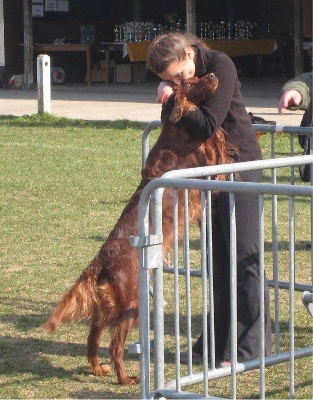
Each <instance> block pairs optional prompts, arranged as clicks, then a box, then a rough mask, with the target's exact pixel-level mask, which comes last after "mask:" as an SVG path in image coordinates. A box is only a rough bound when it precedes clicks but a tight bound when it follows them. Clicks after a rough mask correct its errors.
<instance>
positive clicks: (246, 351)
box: [193, 171, 271, 362]
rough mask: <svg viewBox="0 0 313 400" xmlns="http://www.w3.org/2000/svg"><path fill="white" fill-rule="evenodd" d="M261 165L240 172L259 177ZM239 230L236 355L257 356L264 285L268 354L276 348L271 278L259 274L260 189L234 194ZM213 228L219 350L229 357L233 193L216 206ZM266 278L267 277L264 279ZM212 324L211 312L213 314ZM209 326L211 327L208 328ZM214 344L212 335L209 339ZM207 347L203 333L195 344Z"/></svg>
mask: <svg viewBox="0 0 313 400" xmlns="http://www.w3.org/2000/svg"><path fill="white" fill-rule="evenodd" d="M261 175H262V173H261V171H248V172H243V173H241V180H242V181H248V182H260V181H261ZM235 201H236V203H235V204H236V205H235V213H236V232H237V334H238V342H237V349H238V353H237V357H238V361H239V362H242V361H247V360H251V359H254V358H258V357H259V355H260V352H259V338H260V300H259V294H260V291H261V290H262V291H264V296H265V354H266V355H270V354H271V321H270V313H269V291H268V286H267V283H265V287H264V288H261V287H260V277H259V203H258V195H256V194H250V193H237V194H236V195H235ZM212 224H213V226H212V229H213V274H214V278H213V287H214V324H215V355H216V359H219V360H230V358H231V340H230V302H231V299H230V258H229V250H230V249H229V246H230V220H229V195H228V193H221V194H220V195H219V196H218V198H217V199H216V201H215V204H214V210H213V211H212ZM265 282H266V279H265ZM208 326H209V318H208ZM208 332H209V328H208ZM208 345H209V349H210V341H209V342H208ZM193 350H194V351H195V352H197V353H199V354H202V351H203V334H201V336H200V337H199V338H198V340H197V342H196V343H195V344H194V346H193Z"/></svg>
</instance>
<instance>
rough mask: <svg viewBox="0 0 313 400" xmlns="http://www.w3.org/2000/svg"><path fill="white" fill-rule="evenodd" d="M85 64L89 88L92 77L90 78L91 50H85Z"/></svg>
mask: <svg viewBox="0 0 313 400" xmlns="http://www.w3.org/2000/svg"><path fill="white" fill-rule="evenodd" d="M86 58H87V60H86V62H87V83H88V86H89V87H90V86H91V84H92V77H91V49H90V47H88V49H87V50H86Z"/></svg>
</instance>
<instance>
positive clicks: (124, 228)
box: [44, 73, 236, 385]
mask: <svg viewBox="0 0 313 400" xmlns="http://www.w3.org/2000/svg"><path fill="white" fill-rule="evenodd" d="M217 86H218V79H217V77H216V76H215V75H214V74H213V73H211V74H208V75H206V76H204V77H203V78H201V79H198V78H191V79H189V80H187V81H185V82H183V83H182V84H181V85H180V86H179V87H178V88H176V89H175V105H174V108H173V110H172V113H171V114H170V115H169V116H167V117H166V118H165V121H164V126H163V129H162V132H161V134H160V136H159V138H158V140H157V142H156V144H155V145H154V146H153V148H152V149H151V151H150V153H149V155H148V158H147V161H146V165H145V167H144V168H143V170H142V179H141V182H140V184H139V186H138V188H137V189H136V191H135V193H134V194H133V196H132V197H131V199H130V201H129V203H128V205H127V206H126V208H125V209H124V211H123V212H122V215H121V216H120V218H119V220H118V221H117V224H116V226H115V228H114V229H113V231H112V232H111V233H110V234H109V236H108V238H107V240H106V241H105V243H104V244H103V245H102V247H101V248H100V250H99V252H98V254H97V255H96V256H95V258H94V259H93V260H92V261H91V263H90V264H89V266H88V267H87V268H86V269H85V270H84V271H83V272H82V274H81V276H80V277H79V278H78V280H77V282H76V283H75V284H74V286H72V288H71V289H70V290H69V291H68V292H67V293H66V294H65V295H64V297H63V299H62V300H61V301H60V303H59V304H58V305H57V307H56V309H55V311H54V312H53V314H52V315H51V316H50V318H49V319H48V321H47V322H46V323H45V324H44V328H45V329H47V330H48V331H49V332H53V331H54V330H55V329H57V328H58V326H59V325H60V324H61V323H62V322H70V321H80V320H85V319H91V327H90V331H89V336H88V340H87V358H88V363H89V367H90V371H91V372H92V373H93V374H95V375H106V374H107V373H108V372H109V371H110V367H109V366H107V365H100V363H99V358H98V349H99V345H100V336H101V333H102V331H103V330H104V329H105V328H107V329H108V331H109V332H110V335H111V344H110V348H109V350H110V357H111V363H112V365H113V368H114V370H115V372H116V375H117V380H118V382H119V383H121V384H126V385H132V384H135V383H138V382H139V378H138V377H131V376H129V375H128V373H127V372H126V369H125V366H124V360H123V357H124V345H125V340H126V337H127V335H128V333H129V331H130V330H131V329H132V328H133V327H134V326H136V325H137V324H138V295H139V290H138V257H137V248H134V247H131V246H130V241H129V238H130V236H131V235H133V236H136V235H138V222H137V218H138V203H139V198H140V194H141V192H142V190H143V188H144V187H145V185H146V184H147V183H148V182H149V181H150V180H152V179H155V178H157V177H160V176H161V175H163V173H164V172H166V171H169V170H173V169H181V168H192V167H199V166H206V165H216V164H222V163H231V162H233V158H234V157H235V156H236V149H235V148H234V147H233V146H231V145H229V144H228V143H227V141H226V139H225V132H224V131H223V130H222V129H219V130H218V131H217V132H216V133H215V134H214V135H213V136H212V137H211V138H210V139H208V140H207V141H206V142H203V141H202V140H201V139H200V138H198V137H197V135H196V134H191V133H190V132H188V131H187V130H186V129H185V128H184V125H183V122H182V121H180V118H181V117H182V115H183V114H184V112H186V110H191V109H194V108H195V107H197V106H199V104H200V103H201V102H203V101H204V100H205V99H206V98H207V97H208V96H213V95H214V92H215V90H216V88H217ZM215 179H222V180H226V179H227V176H224V175H221V176H217V177H215ZM171 192H172V191H171V190H170V189H167V192H166V195H165V196H164V199H165V200H164V204H163V227H164V231H163V235H164V244H163V246H164V249H165V251H166V250H167V249H169V248H170V246H171V241H172V236H173V235H172V203H171V198H172V194H171ZM199 198H200V196H199V192H197V191H191V194H190V198H189V202H190V218H191V219H195V220H198V219H199V209H200V202H199ZM180 208H182V207H180ZM180 214H181V215H180V216H179V219H181V220H182V219H183V218H182V213H180Z"/></svg>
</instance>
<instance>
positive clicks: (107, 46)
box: [99, 42, 128, 85]
mask: <svg viewBox="0 0 313 400" xmlns="http://www.w3.org/2000/svg"><path fill="white" fill-rule="evenodd" d="M116 48H122V51H123V57H125V56H126V55H127V52H128V50H127V43H126V42H101V43H100V45H99V49H100V50H105V84H106V85H109V83H110V50H115V49H116Z"/></svg>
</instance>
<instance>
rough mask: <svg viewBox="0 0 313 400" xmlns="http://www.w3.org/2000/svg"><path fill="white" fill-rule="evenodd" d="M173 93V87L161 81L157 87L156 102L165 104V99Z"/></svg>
mask: <svg viewBox="0 0 313 400" xmlns="http://www.w3.org/2000/svg"><path fill="white" fill-rule="evenodd" d="M172 93H173V87H172V84H171V83H170V82H167V81H163V82H161V83H160V84H159V86H158V94H157V101H159V102H161V103H166V102H167V99H168V98H169V97H170V95H171V94H172Z"/></svg>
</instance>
